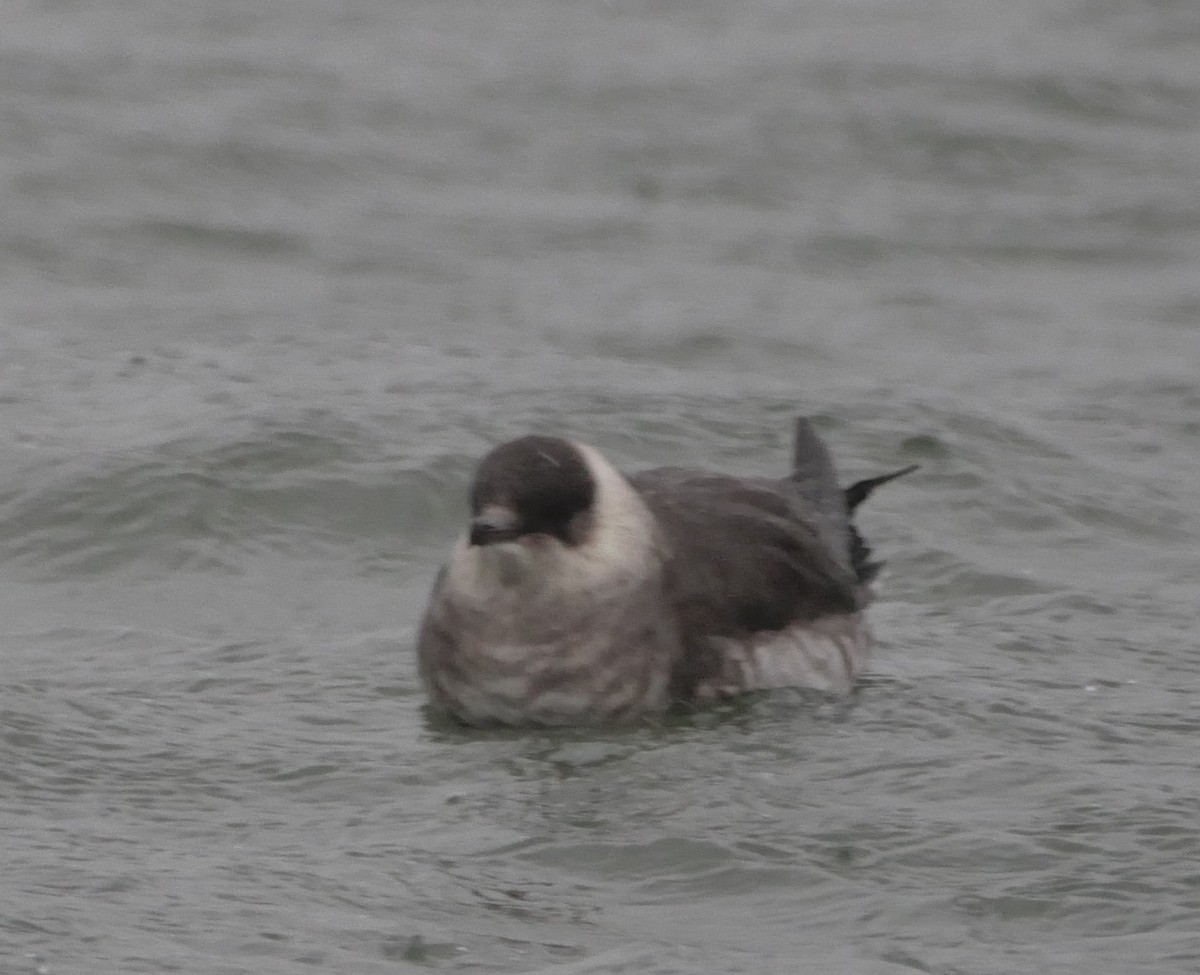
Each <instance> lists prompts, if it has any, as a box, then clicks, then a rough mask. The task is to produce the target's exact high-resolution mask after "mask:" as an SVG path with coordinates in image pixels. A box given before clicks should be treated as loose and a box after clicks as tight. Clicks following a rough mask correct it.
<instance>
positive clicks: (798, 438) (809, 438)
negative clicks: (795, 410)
mask: <svg viewBox="0 0 1200 975" xmlns="http://www.w3.org/2000/svg"><path fill="white" fill-rule="evenodd" d="M814 466H815V467H828V468H830V469H832V467H833V461H832V460H830V457H829V450H828V448H827V447H826V446H825V441H824V440H822V439H821V435H820V434H819V433H817V428H816V427H815V426H813V422H812V420H810V419H809V418H808V417H806V416H798V417H796V426H795V428H794V432H793V434H792V470H794V471H798V470H805V469H811V468H813V467H814Z"/></svg>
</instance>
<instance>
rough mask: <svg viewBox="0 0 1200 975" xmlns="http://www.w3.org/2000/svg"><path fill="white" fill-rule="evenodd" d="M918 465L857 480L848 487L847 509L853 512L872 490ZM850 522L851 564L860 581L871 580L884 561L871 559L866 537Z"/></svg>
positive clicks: (908, 472) (907, 472) (911, 470)
mask: <svg viewBox="0 0 1200 975" xmlns="http://www.w3.org/2000/svg"><path fill="white" fill-rule="evenodd" d="M918 466H919V465H917V464H909V465H908V467H902V468H900V470H898V471H892V473H890V474H881V475H880V476H879V477H869V478H867V479H866V480H863V481H855V482H854V483H853V484H851V485H850V486H849V487H848V488H846V508H847V510H848V511H849V512H850V513H851V514H853V513H854V510H855V509H856V508H857V507H858V506H859V505H860V504H862V503H863V502H864V501H866V500H867V498H869V497H870V496H871V492H872V491H874V490H875V489H876V488H877V487H879V486H880V485H881V484H887V482H888V481H894V480H895V479H896V478H898V477H903V476H904V475H905V474H911V473H912V472H913V471H915V470H916V469H917V467H918ZM848 524H849V527H850V564H851V565H853V566H854V572H855V575H857V576H858V581H859V582H862V583H867V582H870V581H871V580H872V579H874V578H875V577H876V576H877V575H879V570H880V569H882V568H883V563H882V562H872V561H871V547H870V546H869V545H868V544H867V542H866V539H864V538H863V537H862V535H861V534H859V531H858V529H857V528H856V527H855V525H854V523H853V522H848Z"/></svg>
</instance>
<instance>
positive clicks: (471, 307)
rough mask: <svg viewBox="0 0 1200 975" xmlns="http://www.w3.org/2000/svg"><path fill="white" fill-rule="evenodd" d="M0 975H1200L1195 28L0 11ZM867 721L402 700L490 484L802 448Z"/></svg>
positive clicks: (1019, 10)
mask: <svg viewBox="0 0 1200 975" xmlns="http://www.w3.org/2000/svg"><path fill="white" fill-rule="evenodd" d="M0 204H2V207H0V212H2V214H3V219H2V220H0V255H2V256H0V274H2V285H3V286H2V288H0V451H2V455H0V459H2V464H0V573H2V575H0V580H2V583H3V585H2V586H0V633H2V646H3V650H2V654H3V656H2V658H0V659H2V661H3V663H2V669H0V731H2V736H0V828H2V830H3V832H2V837H3V842H2V846H0V972H3V973H4V975H8V973H32V972H41V973H47V975H66V973H87V975H98V973H121V975H125V973H140V972H146V973H161V972H184V973H189V975H210V973H211V975H235V973H237V975H241V973H254V975H259V973H274V972H278V973H293V972H304V971H321V972H336V973H382V972H386V973H392V972H408V971H413V972H416V971H430V970H443V971H460V972H483V973H493V972H494V973H559V975H566V973H573V975H580V973H627V975H631V973H658V975H666V973H689V975H691V973H733V972H745V973H795V972H808V971H812V972H822V973H837V975H843V973H844V975H899V973H904V972H914V971H915V972H926V973H938V975H951V973H970V975H991V973H1005V975H1007V973H1021V975H1025V973H1055V975H1058V973H1087V975H1093V973H1110V972H1111V973H1125V972H1154V973H1175V972H1196V971H1200V776H1198V774H1197V765H1198V755H1200V706H1198V702H1197V684H1198V680H1200V648H1198V646H1197V639H1196V623H1195V617H1196V607H1197V602H1198V596H1200V514H1198V513H1197V507H1198V505H1197V499H1198V497H1200V496H1198V494H1197V487H1196V485H1197V481H1198V480H1200V451H1198V450H1197V436H1198V434H1200V388H1198V387H1200V383H1198V377H1200V328H1198V322H1200V4H1197V3H1195V2H1194V0H1156V2H1146V0H1013V2H1007V3H1002V4H1001V3H990V2H984V0H953V2H951V0H944V2H936V0H927V2H921V0H914V2H909V3H892V2H887V0H809V2H802V3H801V2H792V3H783V2H779V0H748V2H744V3H738V4H730V3H726V2H715V0H693V2H689V3H686V4H685V3H674V4H673V3H666V2H649V0H643V2H628V0H613V2H607V3H605V2H597V0H592V2H577V0H514V2H511V3H504V4H494V3H493V4H484V3H477V2H470V0H438V2H425V3H421V2H404V3H395V2H383V0H345V2H343V3H340V4H335V3H315V2H311V0H309V2H304V0H256V2H253V3H246V2H244V0H238V2H234V0H195V2H192V3H175V2H172V3H167V2H161V0H157V2H156V0H143V2H133V0H124V2H122V0H96V2H92V3H87V4H84V3H78V2H69V0H59V2H52V0H27V2H12V3H9V4H7V5H6V6H5V10H4V26H3V30H2V31H0ZM797 412H805V413H810V414H812V415H814V416H815V417H816V418H817V422H818V425H819V427H820V429H821V430H822V432H823V433H824V434H825V435H826V436H827V438H828V439H829V441H830V443H831V445H832V448H833V450H834V452H835V454H836V456H837V457H838V459H839V461H840V463H841V467H842V474H843V477H844V478H845V479H846V480H849V479H851V478H853V477H858V476H866V475H870V474H873V473H878V472H880V471H883V470H888V469H891V468H894V467H896V466H899V465H901V464H905V463H914V462H915V463H920V464H921V465H922V467H921V471H920V473H919V474H917V475H914V476H912V477H910V478H907V479H905V480H904V481H902V482H898V483H897V484H895V485H894V486H889V487H888V488H887V489H886V490H884V491H881V492H880V493H879V495H878V496H877V497H876V498H874V499H872V502H871V504H870V505H869V510H866V511H865V512H864V515H863V522H864V529H865V531H866V532H867V533H868V534H869V536H870V537H871V539H872V540H873V542H874V543H875V545H876V547H877V549H878V551H879V552H880V553H881V554H882V555H883V556H884V557H886V558H887V559H888V560H889V569H888V572H887V574H886V576H885V577H884V579H883V582H882V589H881V593H880V598H879V601H878V603H877V604H876V606H875V607H874V610H873V620H874V625H875V628H876V630H877V632H878V635H879V649H878V653H877V656H876V659H875V663H874V666H873V670H872V673H871V676H870V679H869V680H868V681H867V682H866V683H865V685H864V687H863V688H862V690H861V693H859V694H857V695H856V696H855V698H854V699H853V700H852V701H851V702H849V703H846V704H836V703H830V702H821V701H813V700H811V699H809V698H806V697H804V696H802V695H798V694H788V693H782V694H776V695H767V696H764V697H762V698H759V699H755V700H752V701H748V702H745V703H742V704H739V705H737V706H735V707H731V708H728V709H725V710H718V711H714V712H706V713H702V714H700V715H697V716H694V717H691V718H685V719H682V720H678V721H673V722H670V723H668V724H666V725H665V726H659V727H644V728H637V729H633V730H627V731H621V732H589V733H563V734H553V735H551V734H544V733H508V734H481V733H467V732H461V731H454V730H452V729H448V728H446V727H444V726H439V725H438V724H437V723H436V722H431V721H430V719H429V718H428V717H427V715H426V714H425V712H424V710H423V699H422V696H421V693H420V689H419V686H418V684H417V680H416V673H415V667H414V661H413V654H412V648H413V639H414V630H415V625H416V622H417V619H418V617H419V613H420V609H421V606H422V604H423V601H424V598H425V594H426V592H427V590H428V586H429V583H430V581H431V578H432V575H433V573H434V571H435V569H436V566H437V564H438V562H439V560H440V558H441V557H442V555H443V553H444V551H445V549H446V547H447V545H448V543H449V541H450V539H451V538H452V536H453V535H454V533H455V532H456V531H457V530H458V527H459V524H460V522H461V519H462V515H463V511H464V501H463V495H464V492H465V489H466V485H467V481H468V478H469V476H470V471H471V468H472V463H473V460H474V459H475V458H477V457H478V456H479V455H480V454H481V453H482V452H483V451H484V450H486V449H487V448H488V446H489V445H491V444H493V443H495V442H497V441H499V440H502V439H504V438H506V437H509V436H512V435H515V434H519V433H523V432H527V431H530V430H535V431H542V432H550V431H556V432H564V433H567V434H569V435H573V436H576V437H579V438H581V439H584V440H587V441H589V442H592V443H594V444H595V445H597V446H599V447H600V448H601V449H603V450H604V451H605V452H606V453H608V454H609V455H610V456H611V458H612V459H613V460H614V461H616V462H617V463H619V464H620V465H622V466H625V467H629V468H633V467H637V466H639V465H643V464H653V463H671V464H700V465H706V466H711V467H714V468H719V469H728V470H734V471H742V472H747V473H768V472H774V471H780V470H781V469H782V467H783V464H784V463H785V460H786V446H787V436H788V427H789V424H790V418H791V417H792V416H793V415H794V414H795V413H797Z"/></svg>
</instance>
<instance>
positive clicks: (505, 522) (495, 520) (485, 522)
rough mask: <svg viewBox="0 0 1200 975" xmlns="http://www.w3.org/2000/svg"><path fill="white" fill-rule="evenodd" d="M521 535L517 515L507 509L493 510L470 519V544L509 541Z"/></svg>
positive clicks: (491, 543) (490, 543) (492, 543)
mask: <svg viewBox="0 0 1200 975" xmlns="http://www.w3.org/2000/svg"><path fill="white" fill-rule="evenodd" d="M520 535H521V529H520V526H519V525H518V524H517V516H516V515H514V514H512V512H509V511H493V512H488V513H487V514H482V515H479V516H478V517H475V518H472V519H471V533H470V536H469V537H470V541H471V544H472V545H495V544H496V543H497V542H511V541H512V540H513V539H514V538H519V537H520Z"/></svg>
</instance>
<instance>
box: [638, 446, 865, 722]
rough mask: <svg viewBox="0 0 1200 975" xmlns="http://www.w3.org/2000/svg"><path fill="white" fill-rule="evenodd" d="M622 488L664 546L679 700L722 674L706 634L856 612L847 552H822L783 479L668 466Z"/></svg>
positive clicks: (742, 632)
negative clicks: (641, 506) (679, 651)
mask: <svg viewBox="0 0 1200 975" xmlns="http://www.w3.org/2000/svg"><path fill="white" fill-rule="evenodd" d="M630 482H631V483H632V484H633V486H634V488H635V489H636V490H637V491H638V492H639V494H640V495H641V496H642V499H643V500H644V501H645V502H646V505H647V507H649V508H650V511H651V512H652V513H653V514H654V516H655V518H656V519H657V520H658V524H659V527H660V530H661V532H662V536H663V540H664V543H665V545H666V548H667V558H666V565H665V582H664V584H665V588H666V597H667V599H668V600H670V602H671V603H672V605H673V606H674V609H675V612H676V615H677V618H678V620H679V626H680V633H681V637H682V642H683V644H684V654H683V657H682V659H681V660H680V661H679V664H678V668H679V669H678V673H677V674H676V680H675V685H676V686H675V689H674V691H675V694H676V696H677V697H678V698H682V699H687V698H689V697H690V696H691V692H692V690H693V689H694V688H695V686H696V684H697V683H698V682H700V681H702V680H704V679H706V678H707V677H709V676H710V675H712V674H715V673H717V672H719V671H720V669H721V661H720V660H719V659H718V650H717V645H716V643H714V641H713V640H712V638H713V637H732V638H738V637H746V636H749V635H750V634H754V633H761V632H763V631H774V630H781V629H783V628H785V627H787V626H789V625H791V624H793V623H799V622H805V621H810V620H817V619H820V618H822V617H826V616H839V615H843V614H847V613H853V612H855V611H857V610H858V609H860V608H861V605H860V598H861V597H860V593H859V586H858V583H857V580H856V578H855V575H854V572H853V570H852V569H851V567H850V565H849V558H848V553H842V554H841V555H840V557H839V554H838V553H835V552H833V551H831V550H830V546H829V544H828V543H827V541H826V539H825V536H824V535H823V533H822V532H821V531H820V530H819V528H818V527H817V525H816V524H815V519H814V520H809V518H806V517H805V508H806V503H805V500H804V498H802V497H801V496H800V495H799V494H798V493H797V492H796V491H795V490H794V487H793V486H792V484H791V482H789V481H779V482H772V481H755V480H743V479H739V478H733V477H723V476H720V475H714V474H705V473H699V472H696V471H684V470H677V469H671V468H664V469H658V470H651V471H644V472H642V473H640V474H637V475H634V476H633V477H631V478H630Z"/></svg>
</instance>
